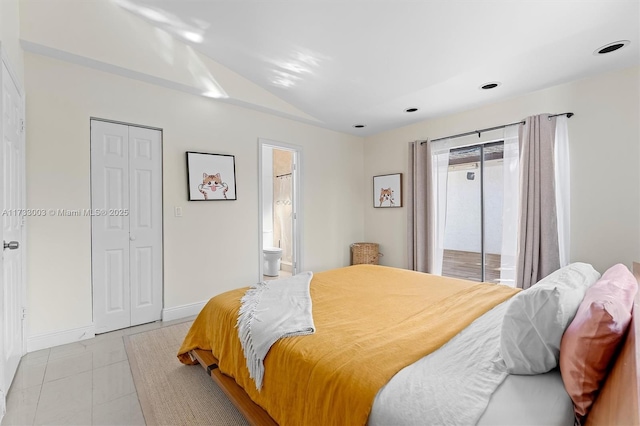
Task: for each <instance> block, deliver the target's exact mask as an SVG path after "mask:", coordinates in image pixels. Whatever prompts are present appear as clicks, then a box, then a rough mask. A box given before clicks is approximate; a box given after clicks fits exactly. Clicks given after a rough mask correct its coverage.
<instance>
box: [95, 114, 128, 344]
mask: <svg viewBox="0 0 640 426" xmlns="http://www.w3.org/2000/svg"><path fill="white" fill-rule="evenodd" d="M91 208H92V213H93V214H94V216H93V217H92V218H91V259H92V279H93V316H94V320H95V325H96V333H104V332H107V331H111V330H117V329H119V328H125V327H129V326H130V325H131V299H130V281H129V216H127V215H118V216H116V215H108V214H103V213H105V212H106V213H109V211H110V210H115V211H118V210H120V209H122V210H125V209H129V128H128V127H127V126H124V125H120V124H114V123H106V122H102V121H95V120H93V121H91Z"/></svg>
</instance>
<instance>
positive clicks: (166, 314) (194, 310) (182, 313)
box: [162, 300, 208, 321]
mask: <svg viewBox="0 0 640 426" xmlns="http://www.w3.org/2000/svg"><path fill="white" fill-rule="evenodd" d="M207 302H208V300H205V301H204V302H196V303H189V304H188V305H182V306H175V307H173V308H166V309H163V310H162V321H173V320H177V319H182V318H187V317H192V316H195V315H198V314H199V313H200V311H201V310H202V308H204V305H206V304H207Z"/></svg>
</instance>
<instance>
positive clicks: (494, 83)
mask: <svg viewBox="0 0 640 426" xmlns="http://www.w3.org/2000/svg"><path fill="white" fill-rule="evenodd" d="M500 84H502V83H500V82H499V81H491V82H489V83H485V84H483V85H482V86H480V88H481V89H482V90H489V89H495V88H496V87H498V86H500Z"/></svg>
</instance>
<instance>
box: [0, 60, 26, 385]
mask: <svg viewBox="0 0 640 426" xmlns="http://www.w3.org/2000/svg"><path fill="white" fill-rule="evenodd" d="M23 132H24V109H23V107H22V97H21V95H20V93H19V91H18V89H17V87H16V85H15V83H14V81H13V79H12V78H11V75H10V74H9V72H8V70H7V68H6V66H5V64H4V62H3V64H2V142H3V143H2V145H3V146H2V180H3V182H2V189H3V197H2V202H3V206H2V208H3V216H2V237H3V239H4V250H3V252H2V270H3V272H2V279H3V281H2V287H3V294H2V297H3V311H4V315H3V323H4V324H3V325H4V326H3V330H2V333H3V347H4V350H3V359H2V362H3V364H4V377H3V383H2V384H3V389H2V390H3V392H4V393H5V394H6V392H7V390H8V389H9V386H10V385H11V382H12V381H13V377H14V376H15V373H16V370H17V369H18V364H19V363H20V358H21V357H22V355H23V353H24V343H23V339H24V336H23V330H24V328H23V315H22V310H23V306H24V300H23V299H24V298H23V294H24V282H23V274H22V271H23V262H24V257H23V253H24V249H23V247H22V246H23V232H22V231H23V226H24V213H25V212H24V211H23V210H24V207H25V205H24V196H23V177H24V157H23V155H24V137H23Z"/></svg>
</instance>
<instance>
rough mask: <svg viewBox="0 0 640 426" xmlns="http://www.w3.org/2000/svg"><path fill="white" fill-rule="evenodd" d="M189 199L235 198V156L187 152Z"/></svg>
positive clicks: (229, 199)
mask: <svg viewBox="0 0 640 426" xmlns="http://www.w3.org/2000/svg"><path fill="white" fill-rule="evenodd" d="M187 185H188V193H189V201H232V200H236V199H237V196H236V158H235V156H233V155H228V154H209V153H205V152H191V151H189V152H187Z"/></svg>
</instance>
